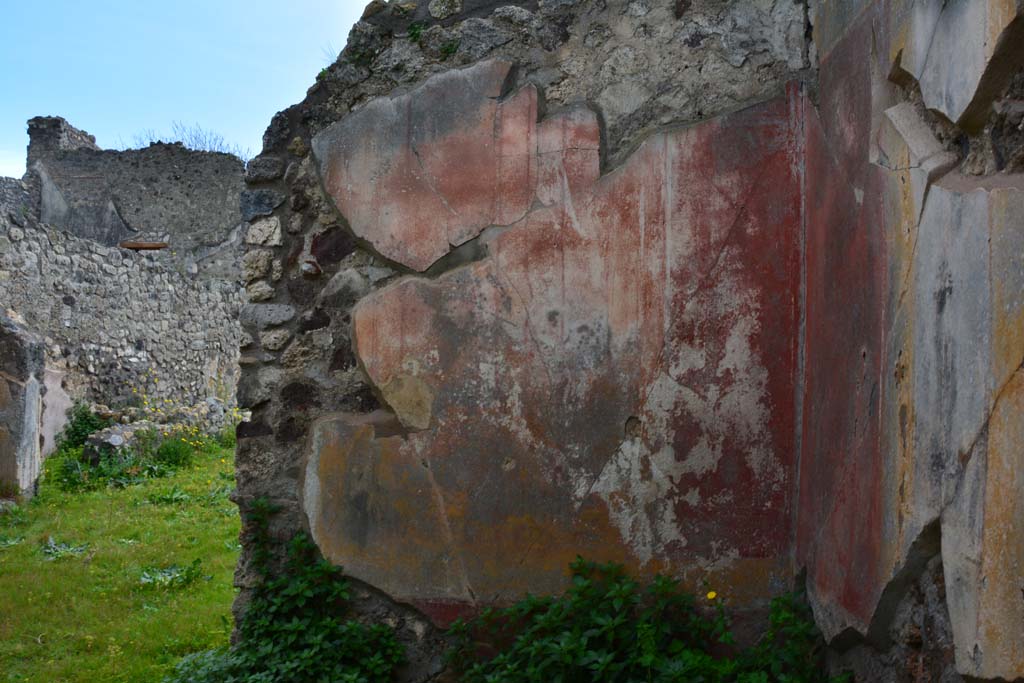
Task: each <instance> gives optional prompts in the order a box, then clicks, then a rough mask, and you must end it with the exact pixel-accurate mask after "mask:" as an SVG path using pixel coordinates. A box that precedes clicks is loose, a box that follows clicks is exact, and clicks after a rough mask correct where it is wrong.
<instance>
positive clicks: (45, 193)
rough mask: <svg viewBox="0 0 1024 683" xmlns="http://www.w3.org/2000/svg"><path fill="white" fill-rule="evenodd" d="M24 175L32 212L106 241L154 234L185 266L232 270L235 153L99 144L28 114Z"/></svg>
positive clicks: (236, 219) (53, 120) (237, 180)
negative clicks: (229, 255) (109, 147)
mask: <svg viewBox="0 0 1024 683" xmlns="http://www.w3.org/2000/svg"><path fill="white" fill-rule="evenodd" d="M28 130H29V139H30V144H29V149H28V173H27V174H26V180H27V181H28V182H29V187H30V189H31V190H32V191H33V193H34V195H35V197H34V199H36V203H37V204H38V206H39V208H40V220H41V221H43V222H44V223H47V224H49V225H52V226H54V227H56V228H59V229H61V230H66V231H68V232H70V233H71V234H73V235H77V236H79V237H86V238H89V239H92V240H95V241H97V242H99V243H101V244H103V245H106V246H116V245H117V244H118V243H120V242H122V241H162V242H167V243H169V245H170V246H169V249H170V251H171V252H172V253H173V254H174V256H175V257H176V259H177V260H178V261H180V262H181V263H183V264H184V266H185V268H186V269H187V270H190V271H191V272H197V271H200V270H203V271H209V274H211V275H214V276H218V277H219V276H231V275H233V274H234V272H236V271H235V270H233V268H234V267H235V265H234V262H233V261H232V260H231V259H225V258H224V255H225V254H227V253H234V252H235V251H237V250H236V249H235V246H237V243H238V234H239V231H238V226H239V223H240V222H241V218H240V212H239V204H238V197H239V193H240V192H241V190H242V175H243V171H244V164H243V162H242V160H241V159H239V158H238V157H235V156H232V155H230V154H224V153H219V152H203V151H196V150H191V149H188V148H186V147H184V146H183V145H181V144H180V143H173V144H167V143H160V142H158V143H154V144H151V145H150V146H149V147H145V148H142V149H130V150H124V151H118V150H104V149H100V148H99V147H97V146H96V145H95V144H94V142H92V136H91V135H89V134H88V133H86V132H85V131H81V130H78V129H77V128H74V127H73V126H71V125H70V124H69V123H68V122H67V121H65V120H64V119H62V118H60V117H36V118H34V119H32V120H30V121H29V122H28Z"/></svg>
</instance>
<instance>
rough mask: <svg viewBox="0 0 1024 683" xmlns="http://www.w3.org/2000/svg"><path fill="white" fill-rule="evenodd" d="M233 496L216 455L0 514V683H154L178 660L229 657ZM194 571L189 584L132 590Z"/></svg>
mask: <svg viewBox="0 0 1024 683" xmlns="http://www.w3.org/2000/svg"><path fill="white" fill-rule="evenodd" d="M233 486H234V476H233V453H232V452H231V451H230V450H218V451H216V452H213V453H197V454H196V457H195V464H194V465H192V466H191V467H188V468H185V469H182V470H179V471H177V472H176V473H174V474H172V475H170V476H168V477H166V478H162V479H153V480H149V481H146V482H145V483H142V484H139V485H137V486H130V487H128V488H124V489H111V488H107V489H103V490H100V491H93V492H88V493H63V492H61V491H60V490H59V489H57V487H56V486H48V485H47V484H46V483H45V482H44V483H43V485H42V486H41V491H40V494H39V495H38V496H37V497H36V498H35V499H34V500H32V501H31V502H29V503H28V504H26V505H25V506H23V507H22V508H21V511H20V512H16V513H14V514H11V513H6V514H4V513H0V681H3V682H6V681H38V682H40V683H42V682H43V681H45V682H46V683H56V682H59V681H90V682H92V681H140V682H141V681H146V682H147V683H151V682H154V681H160V680H161V678H162V677H163V676H164V675H165V674H167V673H169V672H170V671H171V670H172V669H173V668H174V665H175V664H176V663H177V662H178V660H179V659H180V658H181V657H182V655H185V654H187V653H190V652H194V651H197V650H207V649H210V648H213V647H219V646H223V645H226V644H227V642H228V638H229V636H230V628H231V625H230V608H231V601H232V600H233V599H234V595H235V591H234V589H233V588H232V574H233V572H234V568H235V562H236V560H237V559H238V548H239V546H238V532H239V519H238V510H237V508H236V507H235V505H234V504H233V503H231V501H229V500H228V498H227V494H228V493H229V492H230V490H231V489H232V488H233ZM19 539H20V540H19ZM51 540H52V543H51ZM83 545H85V546H86V547H85V549H84V550H82V551H81V552H76V549H80V548H81V546H83ZM44 547H46V548H48V552H45V553H44V551H43V549H44ZM55 548H57V549H63V550H57V551H55V550H54V549H55ZM67 549H70V550H67ZM51 558H52V559H51ZM197 559H198V560H200V565H199V567H200V570H199V572H198V574H199V576H198V578H194V580H191V579H190V580H188V581H153V580H150V581H148V582H146V583H143V582H142V580H141V579H142V577H143V575H144V573H145V575H146V576H148V577H150V578H151V579H152V577H154V576H170V575H175V574H178V573H181V572H184V571H188V568H190V567H192V566H193V564H194V562H195V561H196V560H197ZM193 573H194V572H193Z"/></svg>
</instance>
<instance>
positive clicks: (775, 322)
mask: <svg viewBox="0 0 1024 683" xmlns="http://www.w3.org/2000/svg"><path fill="white" fill-rule="evenodd" d="M431 7H433V9H431ZM443 7H454V8H455V9H454V13H451V14H450V13H449V10H446V9H443ZM414 25H415V26H414ZM410 27H414V30H412V31H411V30H410ZM806 28H807V25H806V16H805V7H804V6H803V5H802V4H800V3H797V2H789V1H787V0H776V1H774V2H773V1H766V2H757V3H750V2H721V1H715V2H699V1H698V2H692V3H689V2H685V3H667V2H642V1H634V2H608V3H604V2H559V3H550V2H544V3H540V4H539V6H538V5H537V4H535V3H522V4H521V5H508V6H503V7H499V6H497V4H496V3H484V2H469V1H467V2H464V3H462V4H459V3H454V4H451V5H445V4H444V3H441V4H438V3H433V5H430V6H428V3H426V2H423V3H418V4H417V5H416V6H415V8H412V7H409V6H402V5H399V4H397V3H392V4H383V3H373V4H371V5H370V6H369V7H368V8H367V11H366V14H365V15H364V20H363V21H362V22H360V23H359V24H357V26H356V27H355V28H354V29H353V32H352V34H351V36H350V41H349V45H348V47H347V48H346V50H345V52H344V53H343V54H342V57H341V59H340V60H339V61H338V62H337V63H336V64H335V65H333V66H332V67H330V68H329V69H327V70H326V71H325V73H324V74H322V75H321V77H320V78H319V79H318V81H317V83H316V84H315V85H314V86H313V87H312V88H311V89H310V91H309V94H308V96H307V98H306V100H305V101H304V102H303V103H301V104H299V105H296V106H295V107H293V108H291V109H288V110H286V111H284V112H281V113H279V114H278V115H277V116H275V117H274V120H273V121H272V123H271V125H270V127H269V128H268V130H267V133H266V135H265V138H264V150H263V154H262V155H261V156H259V157H257V158H256V159H255V160H254V161H253V163H252V165H251V167H250V173H249V178H248V189H247V191H246V192H245V193H244V195H243V201H242V204H243V213H244V214H249V215H251V216H252V219H253V221H252V227H251V228H250V230H249V232H248V234H247V242H248V244H249V246H248V251H247V253H246V255H245V257H244V263H243V271H244V276H245V279H246V281H247V283H248V284H247V288H248V294H249V297H250V301H251V302H252V303H251V304H249V305H248V306H246V308H245V309H244V311H243V316H242V321H243V325H244V326H245V327H246V329H247V331H248V332H249V334H250V335H251V337H252V339H253V343H252V344H251V345H250V346H248V347H246V348H244V349H243V356H242V364H243V372H242V381H241V383H240V386H239V400H240V402H241V404H242V405H243V406H245V407H248V408H251V409H252V410H253V418H252V420H251V422H249V423H247V424H244V425H242V427H241V428H240V431H239V450H238V461H237V464H238V482H239V486H238V497H239V502H240V504H241V505H242V507H243V508H245V507H246V506H247V504H248V502H249V501H251V500H252V499H253V498H255V497H258V496H268V497H270V498H271V499H272V500H274V502H276V503H277V504H279V505H280V506H281V507H282V511H281V513H279V515H278V516H277V517H276V520H275V523H276V525H277V526H276V527H275V533H277V534H278V535H279V537H280V538H282V539H283V538H286V537H288V536H290V535H291V534H293V533H295V532H296V531H298V530H302V529H306V530H308V531H310V532H311V533H312V534H313V536H314V538H315V539H316V541H317V543H318V545H319V546H320V548H321V550H322V551H323V552H324V554H325V555H326V556H327V557H329V558H330V559H332V560H334V561H336V562H338V563H340V564H342V565H344V566H345V568H346V571H347V573H349V574H350V575H351V576H353V577H354V578H355V579H356V580H358V581H360V582H361V585H363V586H365V587H366V592H365V595H364V597H365V599H366V600H368V601H369V603H368V604H369V605H370V606H369V607H366V609H371V610H373V612H374V613H375V614H377V615H381V614H384V615H387V614H391V615H392V617H388V620H389V621H391V622H393V623H400V624H402V625H403V628H402V629H401V634H402V636H403V637H404V638H406V640H407V641H408V643H409V644H410V646H411V653H412V663H411V665H410V672H411V673H410V675H411V676H413V677H425V676H427V675H428V674H430V673H431V671H433V670H435V669H436V667H437V665H438V660H437V658H436V655H437V651H436V650H435V649H432V648H434V647H435V644H434V643H433V642H432V641H431V640H430V635H429V634H430V633H431V632H432V631H431V629H430V626H431V625H444V624H446V623H448V622H449V621H450V620H451V619H452V618H453V617H454V616H456V615H458V614H461V613H465V612H467V611H472V610H475V609H478V608H480V607H482V606H484V605H487V604H493V603H501V602H504V601H508V600H511V599H514V598H515V597H516V596H517V595H520V594H522V593H523V592H525V591H526V590H532V591H551V590H559V589H560V588H561V587H562V586H563V585H564V577H565V572H566V570H567V564H568V562H569V560H571V559H572V558H573V557H574V556H575V555H576V553H583V554H586V555H589V556H591V557H594V558H595V559H606V560H611V559H617V560H621V561H624V562H626V563H627V564H629V565H630V567H631V568H632V569H634V570H636V571H638V572H639V573H641V574H643V575H648V576H649V575H652V574H653V573H655V572H657V571H670V572H672V573H674V574H676V575H677V576H680V577H681V578H684V579H685V580H686V581H687V583H688V585H690V586H691V587H696V586H699V585H700V582H701V581H702V580H705V579H707V580H710V581H712V582H714V583H715V585H716V586H717V587H719V588H720V590H721V591H723V593H728V594H729V595H730V596H732V599H733V601H734V604H736V605H737V606H738V607H739V608H741V609H743V608H758V607H761V606H763V605H765V604H766V601H767V599H768V597H770V596H771V595H773V594H777V593H778V592H780V591H783V590H786V589H787V588H789V587H790V585H791V577H790V554H789V546H790V540H789V539H790V533H791V524H790V520H791V517H792V497H791V493H792V491H793V485H794V480H793V473H794V470H795V462H794V454H795V452H796V447H795V444H794V437H795V434H796V432H797V427H796V423H795V409H796V405H797V393H796V385H795V381H796V372H795V369H796V366H797V360H798V356H799V335H798V328H799V326H798V318H799V294H800V292H799V288H800V279H799V273H800V268H799V254H800V252H799V247H800V226H801V223H800V194H799V189H800V182H801V173H800V164H799V156H800V150H801V144H802V143H801V140H802V138H801V131H802V116H803V110H802V108H801V106H800V101H801V99H802V97H803V95H802V93H801V90H800V88H799V87H798V86H796V85H794V86H792V87H790V88H788V89H787V88H786V87H785V84H786V82H787V81H788V80H789V79H792V78H795V77H798V76H799V75H801V74H804V73H806V72H807V71H808V69H809V67H810V61H809V60H810V59H811V57H812V56H811V55H810V53H809V50H808V45H807V43H806V41H805V39H804V36H805V31H806ZM695 121H704V122H703V123H700V124H698V125H692V126H687V125H685V124H692V123H694V122H695ZM708 169H716V171H717V175H716V174H715V173H713V172H709V170H708ZM247 553H248V549H247V550H246V553H245V554H244V556H243V560H242V563H241V565H240V568H239V573H238V582H239V584H240V585H241V586H243V587H247V586H250V585H251V582H252V581H253V580H254V577H253V576H252V574H251V573H250V571H249V570H248V554H247ZM245 596H246V593H245V592H243V594H242V597H241V599H240V602H239V606H240V607H242V606H244V603H245ZM396 603H400V604H402V605H412V606H414V607H415V608H416V609H417V611H418V614H416V613H414V612H411V611H409V609H408V607H402V608H399V607H397V606H396Z"/></svg>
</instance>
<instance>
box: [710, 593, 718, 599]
mask: <svg viewBox="0 0 1024 683" xmlns="http://www.w3.org/2000/svg"><path fill="white" fill-rule="evenodd" d="M717 597H718V593H716V592H715V591H708V600H714V599H715V598H717Z"/></svg>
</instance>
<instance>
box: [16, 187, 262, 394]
mask: <svg viewBox="0 0 1024 683" xmlns="http://www.w3.org/2000/svg"><path fill="white" fill-rule="evenodd" d="M5 185H6V186H10V185H11V183H10V181H7V182H6V183H5ZM3 208H6V210H5V211H0V302H3V306H4V308H8V309H13V310H15V311H17V312H18V313H19V314H20V315H21V316H22V317H23V318H24V320H25V322H26V323H27V325H28V326H29V328H30V329H32V330H34V331H37V332H38V333H39V334H40V335H43V336H45V338H46V341H47V345H48V349H47V353H48V357H49V359H50V363H51V365H53V367H54V369H55V370H56V371H63V372H65V378H64V384H66V385H67V388H68V390H69V393H70V394H71V395H72V396H75V397H76V398H85V399H88V400H91V401H96V402H99V403H105V404H110V405H116V404H119V403H126V402H131V401H133V400H139V394H141V393H143V392H145V393H146V394H147V395H148V397H149V399H150V400H163V399H165V398H166V399H173V400H175V401H176V402H179V403H187V404H191V403H197V402H200V401H202V400H204V399H205V398H206V397H208V396H220V397H221V398H224V399H226V400H233V396H234V386H235V382H236V375H237V366H238V362H237V358H238V347H239V343H240V337H241V331H240V329H239V325H238V322H237V321H238V314H239V308H240V306H241V303H242V293H241V288H240V287H239V286H238V285H237V284H236V283H235V282H232V281H229V280H218V279H213V278H201V277H193V276H190V275H189V274H187V273H183V272H180V270H179V268H180V264H179V263H178V262H176V261H175V259H174V258H173V257H172V256H171V255H170V253H169V252H166V251H158V252H134V251H130V250H126V249H119V248H117V247H108V246H104V245H101V244H97V243H96V242H93V241H91V240H88V239H82V238H79V237H75V236H74V235H70V234H68V233H66V232H63V231H60V230H56V229H54V228H52V227H49V226H46V225H44V224H40V223H36V222H35V221H34V220H33V217H32V215H31V213H28V214H26V215H22V214H21V210H20V208H11V207H0V209H3ZM12 214H13V215H15V216H18V217H19V218H23V219H24V220H22V224H21V225H18V224H17V223H16V222H15V221H14V220H12ZM133 388H134V389H135V390H136V392H135V393H134V394H133V392H132V389H133Z"/></svg>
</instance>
